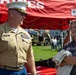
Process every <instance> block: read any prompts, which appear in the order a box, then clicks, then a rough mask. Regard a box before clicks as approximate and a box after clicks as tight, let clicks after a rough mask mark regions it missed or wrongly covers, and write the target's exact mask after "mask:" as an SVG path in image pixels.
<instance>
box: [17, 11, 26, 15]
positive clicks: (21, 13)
mask: <svg viewBox="0 0 76 75" xmlns="http://www.w3.org/2000/svg"><path fill="white" fill-rule="evenodd" d="M17 11H18V10H17ZM18 13H19V14H20V15H21V16H27V14H26V13H23V12H20V11H18Z"/></svg>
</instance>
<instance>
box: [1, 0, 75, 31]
mask: <svg viewBox="0 0 76 75" xmlns="http://www.w3.org/2000/svg"><path fill="white" fill-rule="evenodd" d="M6 1H7V0H6ZM6 1H5V2H4V4H2V3H1V4H0V23H3V22H5V21H6V20H7V16H8V15H7V8H6V6H5V4H6V3H7V2H6ZM9 1H10V2H12V1H13V0H9ZM16 1H18V0H16ZM19 1H20V0H19ZM21 1H25V0H21ZM27 2H28V8H27V9H26V12H27V13H28V17H27V18H26V19H25V20H24V24H23V25H22V27H23V28H33V29H52V30H58V29H59V30H65V29H67V28H68V21H69V20H70V19H75V18H76V17H75V16H76V10H75V9H76V0H27Z"/></svg>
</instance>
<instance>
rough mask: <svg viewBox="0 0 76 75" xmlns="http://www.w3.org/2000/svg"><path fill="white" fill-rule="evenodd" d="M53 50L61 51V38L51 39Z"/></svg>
mask: <svg viewBox="0 0 76 75" xmlns="http://www.w3.org/2000/svg"><path fill="white" fill-rule="evenodd" d="M50 43H51V49H52V50H59V49H60V48H61V39H60V37H52V38H51V39H50Z"/></svg>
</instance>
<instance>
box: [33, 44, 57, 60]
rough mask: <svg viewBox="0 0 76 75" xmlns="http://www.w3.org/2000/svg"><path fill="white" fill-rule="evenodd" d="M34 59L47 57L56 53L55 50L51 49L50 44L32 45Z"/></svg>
mask: <svg viewBox="0 0 76 75" xmlns="http://www.w3.org/2000/svg"><path fill="white" fill-rule="evenodd" d="M33 50H34V57H35V61H39V60H40V59H43V60H44V59H49V58H52V57H54V56H55V55H56V54H57V52H58V51H57V50H54V51H53V50H51V46H43V45H42V46H36V45H35V46H33Z"/></svg>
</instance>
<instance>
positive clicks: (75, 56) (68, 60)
mask: <svg viewBox="0 0 76 75" xmlns="http://www.w3.org/2000/svg"><path fill="white" fill-rule="evenodd" d="M69 31H71V36H72V41H71V42H69V43H67V44H66V45H65V46H64V47H63V49H65V50H68V51H70V52H71V53H72V56H66V57H65V58H64V60H63V62H62V63H61V64H60V66H65V65H69V64H70V65H73V68H72V70H71V72H70V75H76V20H71V21H70V26H69Z"/></svg>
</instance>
